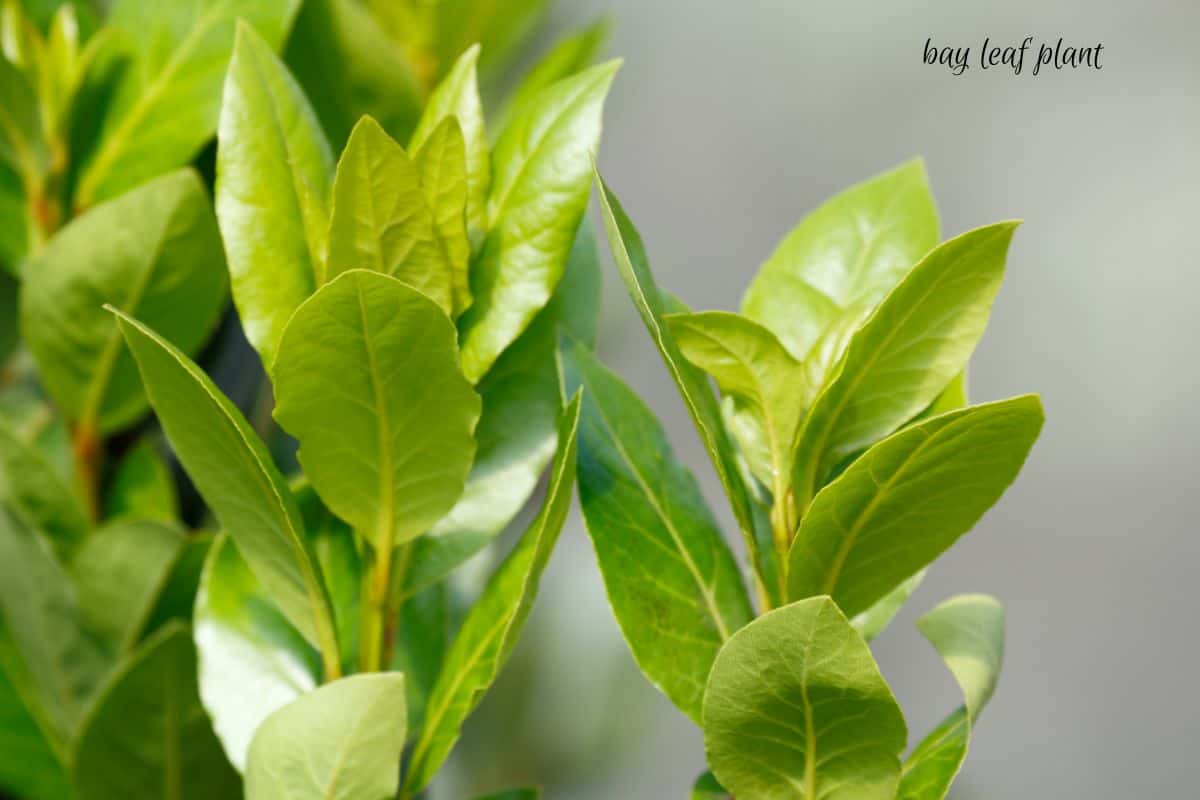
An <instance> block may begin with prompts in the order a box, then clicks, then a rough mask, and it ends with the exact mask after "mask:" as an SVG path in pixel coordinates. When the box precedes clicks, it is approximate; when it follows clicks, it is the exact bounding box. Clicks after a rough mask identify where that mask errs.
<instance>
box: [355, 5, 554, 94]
mask: <svg viewBox="0 0 1200 800" xmlns="http://www.w3.org/2000/svg"><path fill="white" fill-rule="evenodd" d="M375 2H376V3H377V4H386V5H395V3H390V2H389V0H375ZM549 7H550V0H506V2H504V3H496V2H493V0H442V2H439V3H437V4H435V5H434V7H433V11H434V13H435V14H436V25H437V28H436V30H437V36H436V41H435V42H434V46H435V49H436V55H437V57H438V60H439V61H440V62H441V63H444V64H448V63H450V62H451V61H453V60H454V58H455V57H456V56H457V55H458V54H459V53H461V52H463V50H464V49H466V48H467V47H468V46H470V45H472V44H474V43H476V42H479V43H480V44H482V46H483V54H482V57H481V60H480V65H479V69H480V73H481V74H483V75H484V76H485V78H487V77H490V78H492V79H493V80H498V79H499V77H500V76H501V75H502V74H503V73H504V72H505V71H506V70H507V66H508V65H509V64H510V63H511V62H512V60H513V59H514V58H515V57H516V56H517V55H518V54H519V53H520V52H521V48H522V45H524V44H525V43H526V42H527V41H528V40H529V38H530V37H531V36H532V35H533V34H534V33H535V32H536V31H537V29H538V27H539V25H540V24H541V22H542V20H543V19H544V17H545V16H546V13H547V11H548V9H549Z"/></svg>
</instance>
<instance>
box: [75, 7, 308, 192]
mask: <svg viewBox="0 0 1200 800" xmlns="http://www.w3.org/2000/svg"><path fill="white" fill-rule="evenodd" d="M298 5H299V2H298V0H192V2H182V3H181V2H170V3H146V2H142V0H119V1H118V2H116V3H114V5H113V8H112V10H111V12H110V13H109V15H108V18H107V24H108V25H109V26H110V27H111V28H113V29H115V30H117V31H119V32H120V33H121V34H122V35H123V36H122V42H123V43H126V44H128V45H130V46H131V48H130V55H131V57H132V63H131V64H130V65H129V66H128V67H127V68H126V69H124V70H123V71H122V72H121V77H120V80H119V82H118V84H117V86H116V88H115V89H114V90H113V100H112V102H111V104H110V105H109V107H108V108H107V110H106V112H105V114H104V121H103V123H102V125H101V130H100V142H99V146H98V147H97V150H96V152H95V153H93V154H92V155H91V156H90V158H88V159H87V161H86V162H85V164H84V166H83V171H82V173H81V175H80V178H79V184H78V187H77V190H76V200H75V202H76V205H77V206H79V207H83V208H87V207H89V206H91V205H93V204H95V203H98V202H101V201H103V200H107V199H108V198H111V197H115V196H117V195H118V194H121V193H122V192H125V191H127V190H129V189H130V188H132V187H134V186H137V185H138V184H140V183H142V182H143V181H145V180H147V179H149V178H153V177H154V176H155V175H159V174H162V173H164V172H166V171H168V170H171V169H175V168H176V167H179V166H182V165H184V164H186V163H188V162H189V161H191V160H192V159H193V158H194V157H195V155H196V153H197V152H199V150H200V148H201V147H202V146H203V145H204V143H205V142H207V141H208V140H209V138H211V137H212V135H213V131H214V130H215V129H216V125H217V116H218V113H219V110H220V106H221V82H222V80H223V79H224V77H225V67H226V65H227V64H228V63H229V56H230V53H231V52H232V50H233V40H234V28H235V26H236V25H237V23H238V20H244V21H245V22H247V23H249V24H252V25H254V27H255V28H256V29H257V30H258V31H259V33H260V34H262V36H263V37H265V40H266V41H267V42H270V44H269V45H268V46H269V47H271V48H272V49H274V48H278V47H279V45H280V44H281V43H282V42H283V40H284V37H285V36H286V34H287V31H288V28H289V27H290V25H291V22H292V17H293V16H294V15H295V12H296V8H297V6H298Z"/></svg>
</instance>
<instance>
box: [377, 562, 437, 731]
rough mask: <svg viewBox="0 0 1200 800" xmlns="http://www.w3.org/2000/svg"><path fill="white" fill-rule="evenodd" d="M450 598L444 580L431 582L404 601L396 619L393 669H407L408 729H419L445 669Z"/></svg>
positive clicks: (397, 670) (401, 670) (398, 670)
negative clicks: (442, 581)
mask: <svg viewBox="0 0 1200 800" xmlns="http://www.w3.org/2000/svg"><path fill="white" fill-rule="evenodd" d="M449 604H450V599H449V591H448V589H447V585H446V584H445V583H439V584H437V585H435V586H430V587H429V588H427V589H424V590H422V591H420V592H417V593H416V594H415V595H413V596H412V597H409V598H407V599H406V600H405V601H404V606H403V607H402V608H401V609H400V617H399V620H398V621H397V622H396V623H395V624H396V630H395V631H394V635H395V649H394V650H393V656H392V664H391V666H392V669H393V670H395V671H396V672H403V673H404V687H405V689H406V690H407V694H408V730H409V733H410V734H413V735H415V734H417V733H419V732H420V730H421V728H422V726H423V725H424V723H425V707H426V706H427V705H428V703H429V694H430V692H432V691H433V686H434V684H435V683H436V682H437V678H438V675H439V674H440V673H441V671H442V663H443V661H444V660H445V657H446V646H447V644H449V642H448V637H449V634H450V619H449V617H450V613H451V609H450V608H449Z"/></svg>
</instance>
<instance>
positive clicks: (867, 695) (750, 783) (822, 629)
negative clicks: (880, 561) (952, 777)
mask: <svg viewBox="0 0 1200 800" xmlns="http://www.w3.org/2000/svg"><path fill="white" fill-rule="evenodd" d="M703 727H704V749H705V752H706V753H707V754H708V764H709V766H710V767H711V768H712V771H713V774H714V775H715V776H716V777H717V779H718V780H719V781H720V782H721V785H722V786H724V787H725V788H726V789H728V790H729V792H730V793H731V794H732V795H733V796H734V797H746V798H751V797H770V798H778V800H817V798H826V799H827V800H892V798H894V797H895V795H896V786H897V784H898V783H899V780H900V760H899V755H900V751H901V750H902V749H903V748H904V740H905V737H906V736H907V732H906V730H905V726H904V716H903V715H902V714H901V713H900V707H899V706H898V705H896V701H895V699H894V698H893V697H892V692H891V690H890V689H889V688H888V685H887V683H886V682H885V681H884V680H883V676H882V675H880V674H879V667H877V666H876V665H875V660H874V659H873V658H871V651H870V650H869V649H868V648H867V645H866V643H865V642H864V641H863V640H862V637H860V636H859V635H858V633H857V632H856V631H855V630H854V628H852V627H851V626H850V623H849V622H847V621H846V617H845V616H843V614H842V612H841V611H840V610H839V609H838V607H837V606H836V605H835V604H834V603H833V601H831V600H830V599H829V598H828V597H814V598H810V599H808V600H801V601H800V602H798V603H792V604H791V605H787V606H783V607H782V608H777V609H775V610H774V611H769V612H767V613H766V614H764V615H763V616H761V617H759V618H758V619H756V620H755V621H754V622H751V623H750V624H749V625H747V626H746V627H744V628H742V629H741V630H740V631H738V632H737V633H735V634H734V635H733V637H732V638H731V639H730V640H729V641H728V642H727V643H726V645H725V647H724V648H722V650H721V653H720V655H718V656H717V660H716V663H714V664H713V668H712V675H711V676H709V679H708V687H707V689H706V690H705V694H704V726H703Z"/></svg>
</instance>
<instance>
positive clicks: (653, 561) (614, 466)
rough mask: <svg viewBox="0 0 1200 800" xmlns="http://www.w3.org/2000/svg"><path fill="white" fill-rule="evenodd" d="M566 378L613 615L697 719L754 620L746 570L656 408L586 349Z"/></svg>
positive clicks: (566, 357)
mask: <svg viewBox="0 0 1200 800" xmlns="http://www.w3.org/2000/svg"><path fill="white" fill-rule="evenodd" d="M562 373H563V383H564V386H565V388H566V390H567V391H574V390H575V389H576V387H583V390H584V393H585V394H584V404H583V406H584V411H583V419H582V422H581V423H580V434H579V438H580V444H579V502H580V505H581V506H582V508H583V518H584V521H585V522H586V523H587V530H588V534H589V535H590V536H591V539H592V544H593V545H594V546H595V548H596V560H597V561H598V562H599V564H600V573H601V575H602V576H603V577H604V586H605V588H606V589H607V591H608V599H609V602H610V603H611V604H612V607H613V613H614V615H615V616H616V618H617V622H618V624H619V625H620V626H621V632H622V633H623V634H624V636H625V640H626V641H627V642H628V643H629V648H630V650H631V651H632V652H633V657H634V659H635V660H636V661H637V663H638V666H639V667H641V669H642V672H643V673H645V675H646V677H647V678H649V679H650V681H651V683H653V684H654V685H655V686H657V687H658V688H659V689H661V690H662V691H663V693H664V694H666V695H667V697H669V698H670V699H671V702H673V703H675V705H676V706H678V707H679V709H680V710H681V711H682V712H683V713H684V714H686V715H687V716H689V717H691V718H692V719H693V720H696V721H699V719H700V707H701V701H702V698H703V694H704V681H705V679H706V678H707V677H708V671H709V668H710V667H711V666H712V662H713V659H714V658H715V657H716V655H717V651H718V650H720V648H721V645H722V644H723V643H724V642H725V641H726V640H727V639H728V638H729V637H730V635H732V634H733V632H734V631H736V630H737V629H738V628H740V627H741V626H742V625H744V624H746V623H747V622H749V621H750V619H751V618H752V616H753V614H752V612H751V610H750V601H749V599H748V598H747V597H746V590H745V587H744V586H743V585H742V578H741V575H740V573H739V571H738V566H737V562H736V561H734V558H733V555H732V554H731V553H730V552H729V547H728V545H727V544H726V543H725V540H724V539H723V538H722V537H721V532H720V530H719V529H718V528H717V524H716V521H715V520H713V518H712V514H711V513H710V512H709V511H708V507H707V506H706V505H705V504H704V499H703V497H701V495H700V487H699V486H698V485H697V484H696V479H695V478H694V477H692V474H691V473H690V472H689V471H688V470H687V469H686V468H685V467H683V466H682V465H681V464H679V463H678V462H677V461H676V460H675V457H674V454H673V453H672V452H671V448H670V445H668V444H667V440H666V435H665V434H664V433H663V430H662V427H661V426H660V425H659V424H658V421H657V420H656V419H654V416H653V415H652V414H651V412H650V409H648V408H647V407H646V406H645V404H644V403H642V401H641V400H640V399H639V398H638V397H637V395H635V394H634V393H633V392H632V391H631V390H630V389H629V387H627V386H625V384H623V383H621V381H620V379H619V378H617V377H616V376H615V375H613V374H612V373H611V372H609V371H608V370H607V369H605V368H604V366H603V365H602V364H600V362H599V361H597V360H596V358H595V356H593V355H591V354H589V353H588V352H587V351H586V350H585V349H584V348H583V347H581V346H579V345H578V344H574V343H571V342H564V345H563V348H562Z"/></svg>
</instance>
